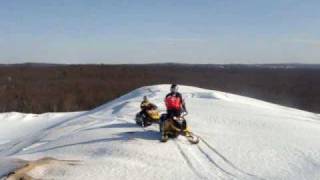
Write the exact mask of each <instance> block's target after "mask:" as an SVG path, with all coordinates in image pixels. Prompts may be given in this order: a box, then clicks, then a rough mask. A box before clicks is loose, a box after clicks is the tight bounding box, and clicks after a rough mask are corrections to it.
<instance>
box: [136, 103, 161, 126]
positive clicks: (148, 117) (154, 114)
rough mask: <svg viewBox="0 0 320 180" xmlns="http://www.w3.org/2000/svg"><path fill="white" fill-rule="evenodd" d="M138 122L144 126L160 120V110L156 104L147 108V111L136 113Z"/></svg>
mask: <svg viewBox="0 0 320 180" xmlns="http://www.w3.org/2000/svg"><path fill="white" fill-rule="evenodd" d="M135 120H136V124H137V125H139V126H142V127H147V126H150V125H151V124H152V123H158V122H159V121H160V111H159V110H158V108H157V107H156V106H153V107H151V108H149V109H147V110H146V111H145V112H139V113H137V114H136V118H135Z"/></svg>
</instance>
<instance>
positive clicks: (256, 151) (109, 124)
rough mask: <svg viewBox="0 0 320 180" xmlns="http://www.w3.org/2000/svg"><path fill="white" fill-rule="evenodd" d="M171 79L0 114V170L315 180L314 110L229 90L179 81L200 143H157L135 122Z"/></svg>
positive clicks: (40, 174)
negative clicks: (84, 107)
mask: <svg viewBox="0 0 320 180" xmlns="http://www.w3.org/2000/svg"><path fill="white" fill-rule="evenodd" d="M168 90H169V85H156V86H149V87H143V88H140V89H137V90H135V91H133V92H131V93H129V94H127V95H124V96H122V97H120V98H119V99H116V100H114V101H112V102H109V103H107V104H105V105H102V106H100V107H98V108H96V109H93V110H91V111H86V112H74V113H47V114H41V115H36V114H21V113H3V114H0V177H1V176H3V175H5V174H6V173H8V172H9V171H11V170H12V169H13V168H16V167H18V166H19V165H20V166H21V164H23V163H24V162H23V161H21V160H18V159H23V160H36V159H39V158H42V157H53V158H56V159H60V160H79V162H78V163H76V165H74V164H73V165H65V166H62V165H57V164H54V163H53V164H46V165H42V166H39V167H37V168H34V169H32V170H31V171H30V172H28V173H29V174H28V175H29V176H32V177H34V178H40V179H41V178H49V179H58V178H63V179H297V180H301V179H308V180H310V179H320V117H319V115H317V114H313V113H309V112H305V111H300V110H296V109H292V108H287V107H283V106H279V105H275V104H270V103H266V102H263V101H259V100H255V99H251V98H246V97H241V96H236V95H232V94H228V93H223V92H218V91H212V90H206V89H200V88H195V87H188V86H180V91H181V93H182V94H183V95H184V97H185V99H186V103H187V108H188V111H189V115H188V116H187V120H188V123H189V125H190V127H191V129H192V131H193V132H194V133H196V134H197V135H199V136H201V138H202V140H203V141H201V142H200V143H199V144H198V145H191V144H189V143H188V142H187V141H186V140H185V139H184V138H183V137H179V138H178V139H176V140H170V141H168V142H167V143H161V142H159V140H158V139H159V133H158V126H157V125H153V126H151V127H147V128H145V129H143V128H141V127H138V126H136V125H135V123H134V116H135V113H136V112H138V111H139V105H140V101H141V100H142V97H143V96H144V95H147V96H148V97H149V99H150V100H151V101H152V102H154V103H156V104H157V105H158V106H159V107H160V109H162V110H164V103H163V99H164V96H165V94H166V93H168Z"/></svg>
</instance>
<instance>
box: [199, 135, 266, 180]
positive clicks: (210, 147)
mask: <svg viewBox="0 0 320 180" xmlns="http://www.w3.org/2000/svg"><path fill="white" fill-rule="evenodd" d="M198 137H199V138H200V140H201V141H202V142H203V143H204V145H205V146H206V147H207V148H209V149H210V150H211V151H212V152H214V153H215V154H216V155H218V156H219V157H220V158H221V159H222V160H224V162H225V163H226V164H228V165H229V166H231V167H232V168H234V169H235V170H237V171H238V172H240V173H242V174H245V175H247V176H250V177H253V178H256V179H260V180H265V179H263V178H261V177H259V176H257V175H254V174H251V173H248V172H245V171H244V170H242V169H240V168H238V167H237V166H235V165H234V164H233V163H232V162H231V161H229V160H228V159H227V158H226V157H224V156H223V155H222V154H221V153H219V152H218V151H217V150H216V149H215V148H214V147H212V146H211V145H210V144H209V143H208V142H207V141H206V140H205V139H203V138H202V137H201V136H198ZM197 146H198V148H199V150H200V151H201V152H202V153H203V154H204V155H205V156H206V157H208V160H209V161H210V162H212V161H211V160H213V159H212V158H211V157H210V156H209V154H208V153H206V152H204V150H203V149H202V148H201V147H200V145H199V144H198V145H197ZM210 159H211V160H210ZM213 162H214V161H213ZM214 163H215V162H214ZM215 164H216V163H215ZM217 167H218V166H217ZM218 168H219V167H218ZM219 169H220V168H219ZM221 170H223V169H222V168H221ZM223 171H225V170H223ZM225 173H227V172H225Z"/></svg>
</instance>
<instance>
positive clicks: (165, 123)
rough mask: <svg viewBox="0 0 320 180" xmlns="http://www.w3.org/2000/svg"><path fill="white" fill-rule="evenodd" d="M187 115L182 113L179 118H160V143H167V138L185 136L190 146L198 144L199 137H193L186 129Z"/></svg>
mask: <svg viewBox="0 0 320 180" xmlns="http://www.w3.org/2000/svg"><path fill="white" fill-rule="evenodd" d="M186 115H187V113H183V114H182V115H181V116H180V117H176V116H173V117H169V118H167V117H166V115H164V116H163V117H161V120H160V134H161V139H160V141H161V142H167V141H168V139H169V138H176V137H178V136H179V135H182V136H185V137H186V138H187V139H188V141H189V142H190V143H192V144H197V143H199V137H198V136H196V135H194V134H193V133H192V132H191V131H190V129H189V128H188V127H187V122H186V120H185V118H184V117H185V116H186Z"/></svg>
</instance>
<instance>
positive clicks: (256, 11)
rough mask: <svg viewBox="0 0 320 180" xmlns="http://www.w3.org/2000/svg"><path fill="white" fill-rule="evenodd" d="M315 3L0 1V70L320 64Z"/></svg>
mask: <svg viewBox="0 0 320 180" xmlns="http://www.w3.org/2000/svg"><path fill="white" fill-rule="evenodd" d="M319 7H320V1H318V0H308V1H302V0H268V1H267V0H265V1H263V0H241V1H240V0H131V1H129V0H77V1H74V0H55V1H49V0H27V1H26V0H10V1H6V0H0V63H21V62H49V63H106V64H108V63H153V62H160V63H161V62H178V63H320V11H319Z"/></svg>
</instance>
